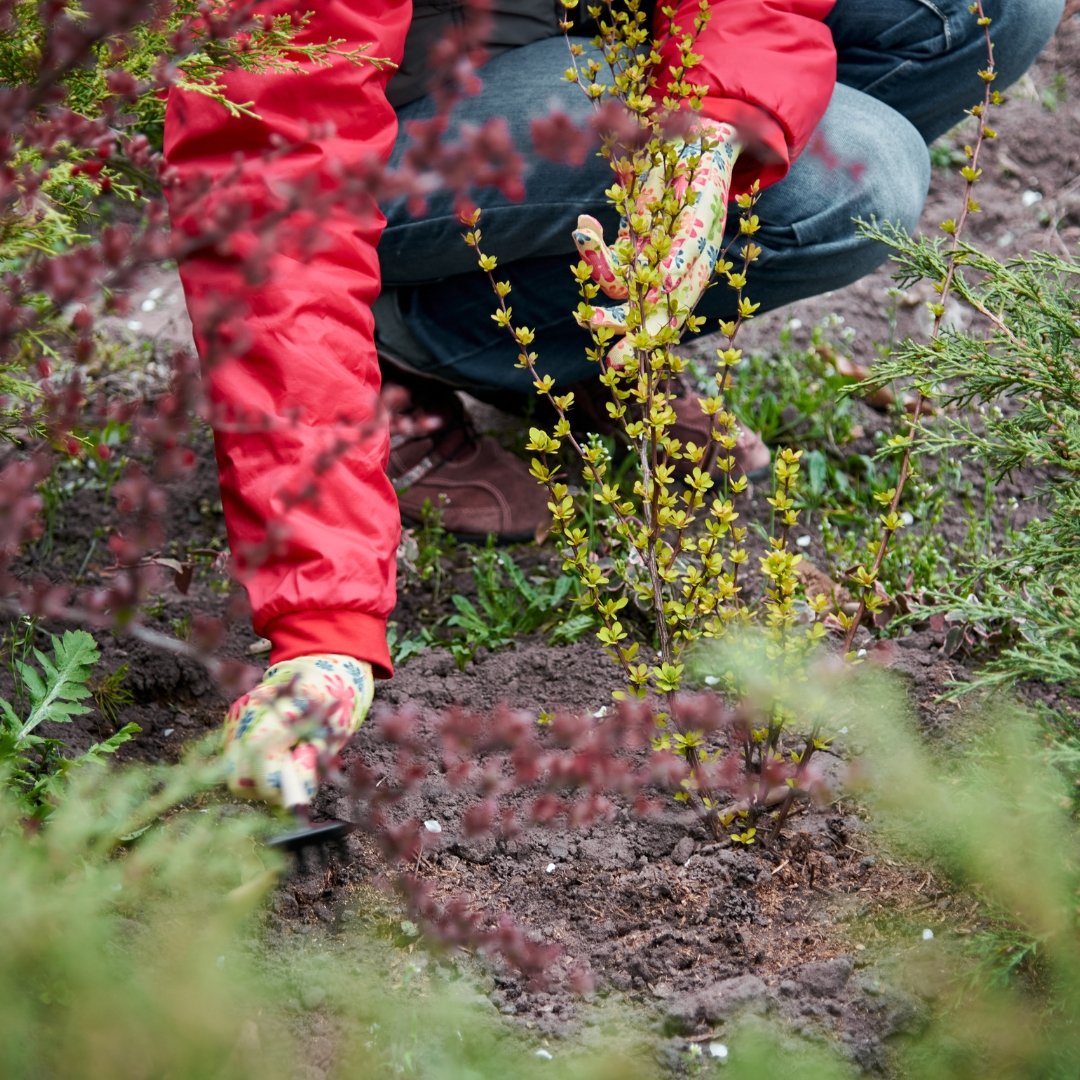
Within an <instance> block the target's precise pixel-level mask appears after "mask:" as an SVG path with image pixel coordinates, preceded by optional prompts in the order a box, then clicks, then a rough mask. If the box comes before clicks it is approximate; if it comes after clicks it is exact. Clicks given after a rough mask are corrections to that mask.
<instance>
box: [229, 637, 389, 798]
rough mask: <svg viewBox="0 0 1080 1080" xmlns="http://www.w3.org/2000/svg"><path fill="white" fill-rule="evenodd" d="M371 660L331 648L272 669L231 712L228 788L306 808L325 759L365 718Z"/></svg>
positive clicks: (370, 693)
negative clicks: (346, 654) (356, 658)
mask: <svg viewBox="0 0 1080 1080" xmlns="http://www.w3.org/2000/svg"><path fill="white" fill-rule="evenodd" d="M374 693H375V683H374V679H373V677H372V674H371V665H370V664H369V663H367V662H365V661H363V660H354V659H353V658H352V657H351V656H339V655H336V654H333V653H328V654H326V655H317V656H300V657H297V658H296V659H295V660H285V661H282V663H280V664H274V665H273V666H272V667H270V668H268V669H267V671H266V674H265V675H264V676H263V680H262V682H261V683H259V685H258V686H256V687H255V689H254V690H252V691H251V692H250V693H248V694H244V696H243V697H241V698H239V699H238V700H237V701H235V702H233V705H232V708H231V709H229V712H228V714H227V715H226V717H225V762H226V766H227V769H228V777H227V779H228V785H229V790H230V791H232V792H233V794H235V795H243V796H246V797H248V798H254V799H262V800H263V801H264V802H268V803H272V804H273V805H276V806H284V807H286V808H292V807H296V806H307V805H308V803H310V802H311V800H312V798H313V797H314V795H315V789H316V788H317V787H318V786H319V780H320V778H321V773H324V772H325V771H326V767H327V764H328V763H329V761H330V760H331V759H332V758H334V757H335V756H336V755H337V754H338V753H339V752H340V751H341V749H342V747H343V746H344V745H345V744H346V743H347V742H348V741H349V737H350V736H351V735H352V734H353V732H354V731H356V730H357V728H359V727H360V725H361V724H362V723H363V722H364V717H366V716H367V713H368V709H370V708H371V699H372V697H373V695H374Z"/></svg>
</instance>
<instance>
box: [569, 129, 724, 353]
mask: <svg viewBox="0 0 1080 1080" xmlns="http://www.w3.org/2000/svg"><path fill="white" fill-rule="evenodd" d="M700 132H701V138H699V139H697V140H695V141H693V142H689V143H684V144H683V145H682V147H681V149H680V150H679V157H678V164H677V165H676V172H675V180H674V183H673V184H672V185H671V186H672V192H673V194H674V195H675V196H676V197H677V198H678V199H679V201H680V203H682V202H685V201H686V198H687V192H688V191H692V192H693V193H694V194H695V196H696V198H694V199H693V201H692V203H691V204H690V205H689V206H684V208H683V209H682V211H681V212H680V213H679V216H678V218H677V220H676V223H675V228H674V231H673V235H672V237H671V239H672V245H671V250H670V251H669V252H668V253H667V255H665V256H664V258H663V259H662V260H661V262H660V265H659V269H660V274H661V280H660V283H659V284H658V285H654V286H653V287H652V288H651V289H650V290H649V293H648V295H647V299H648V300H649V301H650V306H651V307H652V312H651V314H650V315H649V316H648V317H647V321H646V325H645V330H646V332H647V333H648V334H649V335H650V336H655V335H656V334H657V333H658V332H659V331H660V330H661V329H662V328H663V327H664V325H665V324H668V325H670V326H671V327H672V328H674V329H678V328H679V327H681V326H682V325H683V324H684V323H685V322H686V318H687V316H688V315H690V314H691V313H692V312H693V310H694V308H695V307H696V306H697V303H698V301H699V300H700V299H701V295H702V293H704V291H705V289H706V287H707V286H708V284H709V281H710V280H711V279H712V276H713V273H714V272H715V270H716V264H717V262H718V260H719V258H720V248H721V244H722V243H723V238H724V225H725V223H726V221H727V208H728V193H729V191H730V189H731V173H732V170H733V169H734V167H735V159H736V158H737V157H738V155H739V144H738V142H737V141H736V133H735V129H734V128H733V127H731V125H730V124H718V123H715V122H713V121H708V120H706V121H703V122H702V123H701V125H700ZM702 140H705V141H706V143H707V145H708V148H707V149H703V148H702ZM667 186H668V181H667V179H666V178H665V170H664V167H663V165H655V166H654V167H653V168H652V169H650V170H649V173H648V174H647V175H646V177H645V178H644V181H643V182H642V185H641V190H640V193H639V195H638V200H637V214H640V215H642V216H643V217H644V219H645V221H644V226H645V227H644V228H639V229H637V233H638V239H637V250H635V251H632V252H631V251H630V250H629V238H630V232H629V228H628V224H627V221H626V219H625V218H624V219H623V221H622V223H621V224H620V225H619V236H618V239H619V241H620V243H619V244H618V245H617V248H616V249H615V250H613V249H612V248H609V247H608V245H607V244H606V243H605V242H604V232H603V228H602V227H601V225H600V223H599V222H598V221H597V220H596V218H594V217H590V216H589V215H588V214H582V215H581V217H579V218H578V224H577V228H576V229H575V230H574V243H575V245H576V246H577V249H578V254H579V255H580V256H581V258H582V259H584V261H585V262H586V263H588V264H589V267H590V268H591V270H592V279H593V281H594V282H596V284H597V285H599V286H600V288H601V289H602V290H603V292H604V293H605V294H606V295H607V296H609V297H610V298H611V299H612V300H626V299H627V297H628V291H627V287H626V279H627V276H628V274H629V273H630V272H632V269H633V264H634V263H636V262H637V261H638V260H639V259H641V258H642V253H641V249H642V248H643V247H644V246H645V244H646V243H647V241H648V238H649V237H648V234H649V217H650V215H649V210H648V207H649V205H650V204H654V205H655V204H656V203H658V202H659V201H660V200H661V199H662V198H663V196H664V192H665V189H666V187H667ZM636 216H637V215H636V214H635V217H636ZM620 249H621V250H620ZM665 297H670V298H671V302H670V305H669V301H668V300H667V299H666V298H665ZM669 306H670V309H671V311H670V313H669ZM629 307H630V305H629V304H627V303H622V304H617V305H616V306H614V307H594V308H593V315H592V318H591V320H590V321H584V320H583V319H582V318H580V317H579V319H578V321H579V322H580V323H581V325H582V326H584V327H585V328H586V329H588V328H589V326H590V325H591V326H606V327H609V328H610V329H611V330H613V331H614V332H615V333H616V334H619V335H622V338H621V340H620V341H618V342H617V343H616V344H615V345H614V346H613V347H612V349H611V351H610V352H609V353H608V362H609V363H610V364H612V365H613V366H616V367H619V366H622V365H623V364H624V363H625V361H626V360H627V359H628V358H629V357H630V355H631V353H632V352H633V345H632V344H631V341H630V337H632V336H633V335H629V336H627V335H628V329H629V328H628V326H627V316H628V314H629Z"/></svg>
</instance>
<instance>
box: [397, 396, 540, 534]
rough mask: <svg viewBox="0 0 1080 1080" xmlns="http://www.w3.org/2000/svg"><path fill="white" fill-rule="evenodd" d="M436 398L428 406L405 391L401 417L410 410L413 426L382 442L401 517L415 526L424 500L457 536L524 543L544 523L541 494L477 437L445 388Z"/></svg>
mask: <svg viewBox="0 0 1080 1080" xmlns="http://www.w3.org/2000/svg"><path fill="white" fill-rule="evenodd" d="M440 398H441V400H440V401H439V402H438V404H437V405H434V406H433V404H432V401H431V399H430V398H428V399H427V401H425V402H424V403H422V404H417V401H416V395H415V393H413V395H412V399H413V407H412V409H411V410H410V411H409V412H407V413H406V419H409V418H410V413H412V414H413V415H412V417H411V418H412V419H413V420H414V423H412V424H406V425H402V426H401V430H399V431H398V433H397V434H394V435H393V436H392V437H391V440H390V463H389V465H388V466H387V470H386V471H387V475H388V476H389V477H390V481H391V483H392V484H393V485H394V488H395V489H396V491H397V493H398V506H399V507H400V509H401V519H402V521H404V522H406V523H409V524H416V523H419V522H420V521H421V520H422V512H423V507H424V503H425V502H430V503H431V505H432V506H433V507H436V508H439V509H440V512H441V519H442V524H443V527H444V528H445V529H446V530H447V531H448V532H450V533H452V534H453V535H454V536H455V537H457V538H459V539H462V540H479V539H484V538H485V537H487V536H495V537H497V538H498V539H499V540H501V541H506V542H510V541H518V540H532V539H533V538H534V537H535V536H536V535H537V534H538V533H539V532H541V531H542V530H544V529H546V528H547V527H548V526H549V525H550V524H551V512H550V511H549V510H548V508H547V501H548V495H547V492H546V491H545V490H544V489H543V488H542V487H541V486H540V485H539V484H538V483H537V482H536V480H534V479H533V477H532V476H531V475H530V473H529V467H528V465H526V464H525V462H524V461H522V460H521V459H520V458H518V457H515V456H514V455H513V454H511V453H510V452H509V451H507V450H504V449H503V448H502V446H500V445H499V443H498V442H496V441H495V439H493V438H491V437H490V436H486V435H479V434H477V432H476V431H475V430H474V428H473V426H472V424H471V423H470V422H469V418H468V416H467V415H466V413H465V409H464V407H463V406H462V404H461V401H460V400H459V399H458V397H457V395H456V394H454V392H453V391H452V390H449V389H446V388H444V389H443V392H442V393H441V394H440ZM421 410H424V411H422V412H421ZM417 414H419V415H417Z"/></svg>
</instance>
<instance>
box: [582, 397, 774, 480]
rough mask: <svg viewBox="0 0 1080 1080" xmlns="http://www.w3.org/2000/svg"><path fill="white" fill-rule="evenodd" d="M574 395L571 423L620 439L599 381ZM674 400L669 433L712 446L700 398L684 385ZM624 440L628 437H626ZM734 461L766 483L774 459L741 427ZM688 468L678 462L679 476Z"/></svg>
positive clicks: (738, 467)
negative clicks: (577, 421) (580, 424)
mask: <svg viewBox="0 0 1080 1080" xmlns="http://www.w3.org/2000/svg"><path fill="white" fill-rule="evenodd" d="M572 389H573V391H574V409H573V410H572V411H571V413H570V422H571V423H574V422H575V419H574V413H575V412H576V413H577V414H578V419H579V420H580V421H582V422H583V423H584V425H585V426H586V427H587V428H588V430H589V431H594V432H596V433H597V434H598V435H611V436H614V437H615V438H619V437H620V436H621V435H622V429H621V428H620V427H619V426H618V424H616V423H615V422H614V421H613V420H612V419H611V417H610V416H609V415H608V412H607V408H606V402H607V401H608V400H609V398H608V392H607V390H606V389H605V388H604V387H603V386H602V385H601V384H600V382H599V380H590V381H589V382H587V383H585V382H582V383H576V384H575V385H574V386H573V387H572ZM675 395H676V396H675V400H674V402H673V403H672V407H673V408H674V410H675V423H673V424H672V425H671V427H670V428H669V429H668V433H669V434H670V435H671V437H672V438H674V439H678V440H679V442H681V443H683V444H686V443H688V442H692V443H694V444H695V445H697V446H713V445H715V444H714V443H713V442H712V436H711V432H712V421H711V420H710V418H709V417H708V416H706V415H705V413H703V412H702V411H701V406H700V404H699V403H698V398H697V395H695V394H694V393H692V392H691V391H690V390H689V389H688V388H687V387H685V386H684V385H683V384H682V383H681V382H680V383H677V384H676V387H675ZM624 438H625V437H624ZM731 454H732V456H734V458H735V469H736V471H737V472H741V473H744V474H745V475H746V477H747V478H748V479H749V480H752V481H755V482H757V481H759V480H764V479H765V478H766V477H767V476H768V475H769V468H770V465H771V463H772V455H771V454H770V453H769V448H768V447H767V446H766V445H765V440H764V439H762V437H761V436H760V435H759V434H758V433H757V432H756V431H751V430H750V429H749V428H745V427H743V426H742V425H741V424H740V425H739V434H738V436H737V437H736V441H735V449H734V450H733V451H731ZM680 465H683V466H685V463H684V462H676V463H675V466H676V472H681V471H686V470H685V469H680V468H679V466H680Z"/></svg>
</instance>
